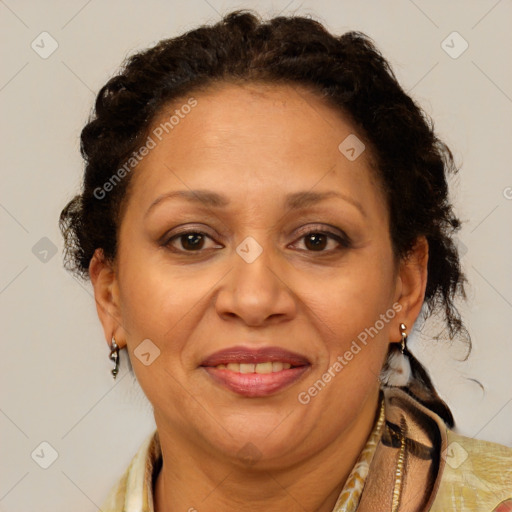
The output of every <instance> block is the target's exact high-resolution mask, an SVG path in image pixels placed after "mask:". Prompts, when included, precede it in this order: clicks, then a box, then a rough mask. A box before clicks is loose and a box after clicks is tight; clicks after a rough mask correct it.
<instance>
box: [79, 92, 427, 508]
mask: <svg viewBox="0 0 512 512" xmlns="http://www.w3.org/2000/svg"><path fill="white" fill-rule="evenodd" d="M194 97H195V98H196V99H197V102H198V104H197V106H196V107H194V108H193V109H192V111H191V112H190V113H189V114H188V115H187V116H185V118H184V119H182V120H180V122H179V124H178V125H176V126H175V127H174V129H173V130H172V131H170V132H169V134H168V135H166V136H165V137H164V138H163V139H162V141H160V142H159V143H158V144H157V146H156V147H155V148H154V149H153V150H151V152H150V153H149V155H147V156H146V157H145V158H144V159H143V160H142V162H141V163H140V164H139V166H138V167H137V169H136V170H135V171H134V175H133V177H132V183H131V189H130V195H129V197H128V201H127V207H126V209H125V210H124V214H123V217H122V221H121V225H120V228H119V248H118V254H117V256H116V260H115V261H114V262H113V263H111V262H108V261H105V260H104V258H103V257H102V253H101V251H100V250H98V251H96V253H95V256H94V258H93V259H92V260H91V264H90V269H89V270H90V276H91V281H92V283H93V286H94V292H95V298H96V303H97V309H98V315H99V317H100V320H101V322H102V324H103V328H104V331H105V338H106V340H107V343H110V340H111V337H112V335H114V336H115V339H116V341H117V343H118V345H119V346H120V347H127V349H128V351H129V354H130V359H131V361H132V364H133V368H134V371H135V373H136V376H137V379H138V381H139V383H140V385H141V387H142V389H143V390H144V392H145V394H146V396H147V397H148V399H149V400H150V402H151V403H152V405H153V408H154V415H155V421H156V425H157V429H158V431H159V435H160V442H161V446H162V453H163V468H162V470H161V472H160V474H159V476H158V479H157V482H156V486H155V510H156V511H157V512H162V511H164V510H166V511H171V510H172V511H174V510H184V511H185V510H189V509H191V507H195V508H196V509H197V510H198V511H200V512H206V511H218V510H223V511H227V512H229V511H238V510H240V509H241V507H243V509H244V510H254V511H256V510H265V511H267V512H272V511H282V510H287V511H304V510H307V511H319V512H323V511H326V512H330V511H331V510H332V508H333V507H334V504H335V502H336V500H337V497H338V494H339V492H340V491H341V489H342V487H343V484H344V482H345V480H346V478H347V477H348V474H349V473H350V471H351V469H352V467H353V464H354V463H355V461H356V460H357V457H358V455H359V453H360V451H361V449H362V448H363V446H364V444H365V442H366V440H367V437H368V435H369V433H370V431H371V429H372V426H373V424H374V421H375V417H376V411H377V406H378V391H379V381H378V375H379V372H380V369H381V368H382V365H383V363H384V360H385V357H386V353H387V350H388V346H389V343H396V342H399V341H400V328H399V325H400V323H402V322H403V323H405V324H406V325H407V326H408V327H409V329H408V330H410V328H411V327H412V326H413V324H414V321H415V320H416V318H417V316H418V314H419V312H420V309H421V306H422V303H423V299H424V294H425V286H426V279H427V270H426V268H427V258H428V250H427V243H426V241H425V239H424V238H419V239H418V241H417V244H416V246H415V247H414V249H413V251H412V252H411V254H410V256H409V257H408V258H407V259H406V260H402V261H398V262H397V261H395V260H394V257H393V252H392V247H391V240H390V236H389V219H388V211H387V206H386V203H385V199H384V196H383V194H382V192H381V189H380V188H379V186H378V183H377V182H376V180H375V177H374V175H373V173H372V171H371V170H370V167H369V160H368V157H369V154H368V153H369V151H368V150H367V151H365V152H363V153H362V154H361V156H359V158H357V159H356V160H355V161H349V160H348V159H347V158H346V157H345V156H344V155H343V154H342V153H341V152H340V151H339V150H338V145H339V144H340V142H341V141H343V140H344V139H345V138H346V137H347V136H348V135H349V134H352V133H355V134H357V131H356V130H355V128H354V127H353V126H351V124H350V123H349V122H348V121H347V120H346V119H344V118H343V117H342V116H341V114H340V113H338V112H336V111H334V110H333V109H332V108H331V107H330V106H328V105H326V104H325V103H324V102H323V101H322V100H321V99H320V98H319V97H317V96H316V95H315V94H314V93H313V92H311V91H308V90H306V89H302V88H300V87H296V86H294V87H292V86H287V85H286V86H285V85H279V86H276V85H262V84H249V85H247V84H246V85H244V86H240V85H234V84H222V85H221V86H216V87H215V88H211V89H209V90H206V91H202V92H199V93H197V94H196V95H194ZM185 101H186V99H185V100H184V101H183V103H179V102H178V103H176V104H174V105H173V106H172V108H171V107H169V109H168V111H166V112H162V118H161V119H157V120H156V121H155V123H154V125H155V126H157V125H158V124H159V123H160V122H161V121H162V120H165V119H168V117H169V115H170V114H172V111H173V110H174V109H175V108H179V106H180V105H181V104H184V103H185ZM360 138H361V137H360ZM189 189H194V190H196V189H202V190H210V191H214V192H217V193H220V194H223V195H225V196H227V198H228V199H229V201H230V204H229V206H227V207H222V208H218V207H214V206H207V207H206V206H205V205H204V203H199V204H194V203H191V202H188V201H186V200H184V199H166V200H161V201H160V202H159V203H158V204H157V205H155V206H154V207H153V208H151V210H150V211H149V213H148V209H149V208H150V205H151V204H152V203H153V202H154V201H155V199H157V198H158V197H159V196H161V195H162V194H165V193H168V192H172V191H176V190H189ZM298 191H314V192H324V191H335V192H338V193H340V194H343V195H344V196H346V197H347V198H348V200H347V199H342V198H338V197H333V198H329V199H325V200H323V201H320V202H318V203H314V204H311V205H309V206H307V207H303V208H302V209H299V210H296V211H291V210H290V209H287V208H286V207H285V206H284V196H285V195H286V194H289V193H294V192H298ZM353 202H356V203H358V204H359V205H360V206H361V208H362V211H363V212H364V213H362V212H361V211H360V210H359V209H358V208H357V207H356V206H354V204H353ZM180 225H181V228H183V227H187V228H190V231H194V230H195V232H197V231H202V232H205V233H206V234H207V235H208V236H207V237H206V238H205V239H204V242H203V245H202V246H201V245H200V249H199V251H198V250H197V249H196V250H195V251H194V250H193V249H192V250H191V249H190V246H187V245H186V240H183V238H181V239H180V238H179V237H178V238H176V239H174V241H171V242H170V243H169V244H168V245H167V246H165V245H164V243H163V242H165V241H167V240H168V239H169V238H170V237H171V236H172V235H173V234H176V233H177V229H176V227H177V226H180ZM304 228H306V229H308V230H309V229H310V228H311V230H312V231H314V230H315V229H316V231H315V232H316V233H318V231H319V230H325V229H327V230H333V229H334V231H333V233H334V234H337V230H341V231H343V232H345V233H346V234H347V235H348V237H349V238H350V239H351V241H352V242H351V244H350V245H349V246H348V247H344V246H343V245H342V244H340V243H339V242H338V241H336V240H335V239H330V238H326V239H325V241H324V242H323V244H324V245H321V247H320V248H319V249H316V250H315V246H314V244H311V243H310V242H311V238H310V237H307V236H306V235H305V234H304V232H303V231H304ZM336 228H337V230H336ZM166 234H167V238H166V239H165V240H162V238H163V237H164V235H166ZM248 236H250V237H253V238H254V239H255V240H256V241H257V242H258V244H259V245H260V246H261V247H262V249H263V252H262V253H261V255H260V256H259V257H258V258H257V259H256V260H255V261H254V262H252V263H247V262H246V261H245V260H244V259H242V258H241V257H240V256H239V255H238V253H237V252H236V248H237V247H238V246H239V245H240V244H241V242H242V241H243V240H244V239H245V238H246V237H248ZM308 242H309V243H308ZM183 243H185V245H183ZM171 248H174V249H175V250H174V251H173V250H172V249H171ZM187 249H188V251H187ZM396 303H399V304H400V306H401V310H400V312H399V313H396V315H395V316H394V318H393V319H391V320H389V321H388V322H387V323H385V325H384V328H382V329H381V330H380V331H379V333H378V335H376V336H375V337H374V338H373V339H371V341H370V342H369V343H368V345H367V346H366V347H363V348H362V350H361V351H360V352H359V353H358V354H357V355H355V356H354V358H353V359H352V360H351V361H350V362H349V363H348V364H347V365H346V366H345V367H344V368H343V370H342V371H340V372H339V373H337V374H336V377H335V378H333V379H332V380H331V382H329V383H328V384H327V385H326V386H325V388H323V389H322V390H321V392H319V393H318V394H317V395H316V396H315V397H313V398H312V399H311V401H310V402H309V403H308V404H307V405H303V404H301V403H299V401H298V398H297V397H298V394H299V393H300V392H301V391H307V389H308V388H309V387H310V386H311V385H312V384H313V383H314V382H315V381H317V380H318V379H319V378H321V376H322V375H323V374H324V373H325V372H326V371H327V370H328V368H330V367H331V366H332V365H333V364H334V363H335V361H336V360H337V357H338V356H340V355H343V354H344V353H345V352H346V351H347V350H348V349H349V347H350V345H351V343H352V341H353V340H355V339H356V338H357V336H358V334H359V333H361V332H362V331H364V329H365V328H368V327H370V326H373V325H374V324H375V322H376V321H377V320H378V319H379V315H381V314H384V313H386V312H387V311H389V310H393V307H392V306H393V304H396ZM148 338H149V339H150V340H151V341H152V342H153V343H154V344H155V345H156V346H158V348H159V350H160V355H159V357H157V358H156V359H155V360H154V362H152V363H151V364H150V365H149V366H145V365H144V364H142V363H141V361H139V359H138V358H137V357H136V356H135V355H134V350H135V349H136V348H137V346H138V345H139V344H140V343H141V342H142V341H143V340H145V339H148ZM234 345H244V346H248V347H262V346H278V347H282V348H285V349H289V350H293V351H295V352H298V353H300V354H302V355H304V356H306V357H307V358H308V359H309V361H310V362H311V366H310V367H309V368H308V371H307V372H306V373H305V374H304V375H303V376H302V377H301V379H300V380H299V381H297V382H295V383H293V384H292V385H291V386H289V387H287V388H286V389H283V390H281V391H279V392H278V393H276V394H275V395H273V396H269V397H265V398H248V397H244V396H240V395H238V394H235V393H234V392H232V391H229V390H227V389H225V388H223V387H221V386H220V385H218V384H217V383H215V382H214V381H213V380H212V379H211V377H209V375H208V374H207V373H206V372H205V371H204V369H202V368H201V367H200V366H199V365H200V363H201V361H202V360H204V358H205V357H206V356H208V355H210V354H212V353H213V352H216V351H217V350H220V349H224V348H227V347H232V346H234ZM248 443H251V445H248ZM248 446H250V447H251V448H250V449H252V450H253V451H254V452H255V453H256V459H257V460H256V461H252V462H247V461H245V460H244V459H243V458H242V457H241V456H240V454H239V452H240V450H242V452H243V450H245V451H247V450H248V449H249V448H248ZM244 447H245V448H244Z"/></svg>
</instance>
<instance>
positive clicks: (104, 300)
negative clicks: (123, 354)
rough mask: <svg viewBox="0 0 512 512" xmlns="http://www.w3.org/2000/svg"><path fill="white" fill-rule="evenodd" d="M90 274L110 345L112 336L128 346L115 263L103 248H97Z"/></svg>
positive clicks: (123, 345)
mask: <svg viewBox="0 0 512 512" xmlns="http://www.w3.org/2000/svg"><path fill="white" fill-rule="evenodd" d="M89 276H90V278H91V283H92V285H93V287H94V299H95V301H96V310H97V311H98V317H99V319H100V322H101V324H102V326H103V331H104V333H105V339H106V341H107V344H108V345H109V346H110V342H111V339H112V336H114V337H115V339H116V343H117V345H118V346H119V348H123V347H125V346H126V332H125V330H124V328H123V325H122V322H121V308H120V301H119V287H118V282H117V277H116V272H115V269H114V267H113V265H112V264H111V263H110V262H109V261H107V260H106V259H105V256H104V254H103V250H102V249H96V251H94V255H93V257H92V258H91V261H90V263H89Z"/></svg>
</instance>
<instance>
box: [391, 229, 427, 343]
mask: <svg viewBox="0 0 512 512" xmlns="http://www.w3.org/2000/svg"><path fill="white" fill-rule="evenodd" d="M427 265H428V242H427V239H426V238H425V237H424V236H420V237H418V238H417V239H416V242H415V244H414V246H413V247H412V249H411V251H410V252H409V254H408V255H407V257H406V258H405V259H403V260H402V261H401V262H400V268H399V271H398V276H397V286H396V291H397V293H396V296H395V302H399V303H400V305H401V306H402V309H401V310H400V312H399V313H398V314H397V315H396V316H395V318H394V323H395V324H396V326H395V325H394V326H393V329H392V335H391V340H390V341H391V342H399V341H400V340H401V336H400V324H401V323H403V324H405V325H406V326H407V332H408V333H410V332H411V331H412V327H413V325H414V322H415V321H416V319H417V318H418V315H419V314H420V311H421V307H422V306H423V301H424V299H425V290H426V287H427V276H428V267H427Z"/></svg>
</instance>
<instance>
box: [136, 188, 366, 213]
mask: <svg viewBox="0 0 512 512" xmlns="http://www.w3.org/2000/svg"><path fill="white" fill-rule="evenodd" d="M332 197H337V198H340V199H343V200H344V201H347V202H348V203H350V204H352V205H353V206H355V207H356V208H357V209H358V210H359V211H360V212H361V213H362V214H363V216H366V212H365V211H364V209H363V207H362V206H361V204H360V203H359V202H358V201H356V200H355V199H354V198H352V197H350V196H348V195H346V194H342V193H340V192H334V191H333V190H330V191H326V192H311V191H304V192H294V193H292V194H288V195H286V196H285V204H284V206H285V208H286V209H288V210H292V211H293V210H300V209H301V208H306V207H308V206H311V205H312V204H315V203H319V202H321V201H324V200H325V199H329V198H332ZM169 199H184V200H186V201H189V202H191V203H196V204H201V205H203V206H208V207H211V208H225V207H227V206H229V204H230V200H229V199H228V198H227V197H226V196H223V195H221V194H218V193H217V192H212V191H210V190H174V191H172V192H167V193H165V194H162V195H160V196H158V197H157V198H156V199H155V200H154V201H153V202H152V203H151V205H150V206H149V208H148V210H147V211H146V215H148V214H149V212H150V211H151V210H152V209H153V208H154V207H155V206H156V205H157V204H159V203H161V202H162V201H167V200H169Z"/></svg>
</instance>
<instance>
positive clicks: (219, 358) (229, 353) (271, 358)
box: [201, 347, 310, 366]
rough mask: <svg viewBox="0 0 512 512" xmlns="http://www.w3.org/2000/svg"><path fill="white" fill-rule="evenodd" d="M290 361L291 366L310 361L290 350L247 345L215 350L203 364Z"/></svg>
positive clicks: (306, 363) (304, 364) (305, 363)
mask: <svg viewBox="0 0 512 512" xmlns="http://www.w3.org/2000/svg"><path fill="white" fill-rule="evenodd" d="M266 362H271V363H274V362H276V363H288V364H289V365H291V366H306V365H308V364H310V363H309V361H308V360H307V359H306V358H305V357H303V356H301V355H300V354H297V353H295V352H291V351H289V350H285V349H282V348H278V347H264V348H259V349H250V348H246V347H232V348H228V349H225V350H220V351H219V352H215V353H214V354H212V355H211V356H209V357H207V358H206V359H205V360H204V361H203V362H202V363H201V366H219V365H220V364H224V365H228V364H230V363H238V364H259V363H266Z"/></svg>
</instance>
